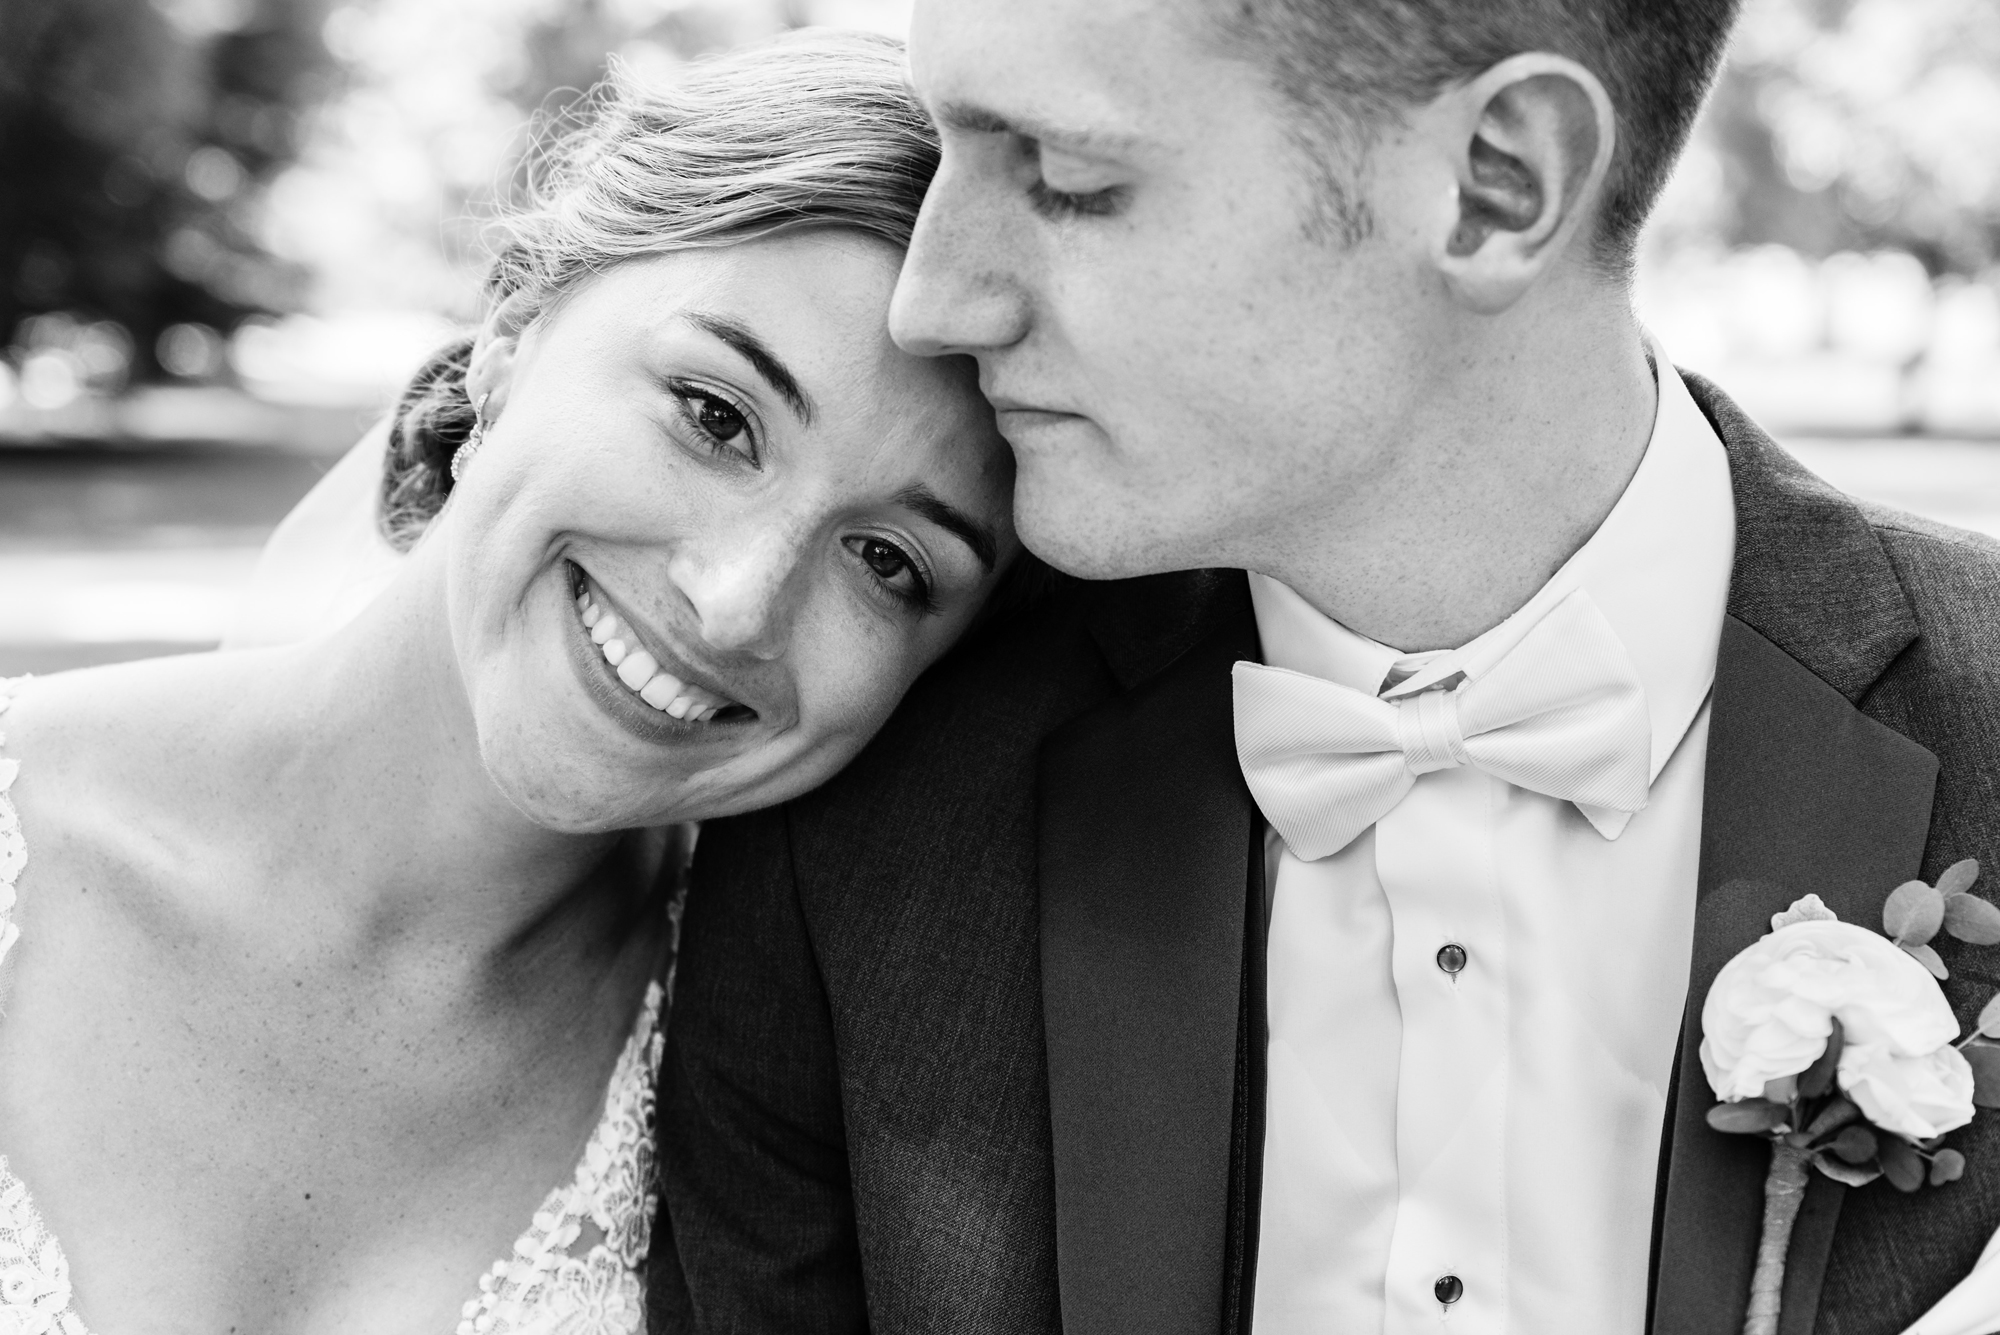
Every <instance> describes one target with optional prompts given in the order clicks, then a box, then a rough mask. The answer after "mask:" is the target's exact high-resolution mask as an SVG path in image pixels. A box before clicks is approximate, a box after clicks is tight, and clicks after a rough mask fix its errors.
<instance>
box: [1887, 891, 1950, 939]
mask: <svg viewBox="0 0 2000 1335" xmlns="http://www.w3.org/2000/svg"><path fill="white" fill-rule="evenodd" d="M1943 923H1944V896H1943V895H1941V894H1939V893H1938V892H1937V889H1936V887H1934V886H1928V885H1925V884H1924V883H1923V882H1922V881H1905V882H1903V883H1902V884H1901V885H1899V886H1897V887H1896V888H1895V889H1894V890H1891V891H1890V892H1889V902H1888V903H1886V904H1884V905H1883V906H1882V930H1883V931H1885V932H1887V933H1888V934H1889V939H1890V940H1892V941H1894V942H1895V943H1896V944H1897V945H1899V946H1921V945H1922V944H1924V942H1926V941H1928V940H1930V939H1931V938H1932V937H1934V936H1936V935H1937V932H1938V928H1939V927H1940V926H1942V925H1943Z"/></svg>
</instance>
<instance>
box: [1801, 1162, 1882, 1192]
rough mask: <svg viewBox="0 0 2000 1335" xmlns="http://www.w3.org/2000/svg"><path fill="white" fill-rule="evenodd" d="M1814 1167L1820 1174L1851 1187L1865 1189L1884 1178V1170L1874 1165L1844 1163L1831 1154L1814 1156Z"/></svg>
mask: <svg viewBox="0 0 2000 1335" xmlns="http://www.w3.org/2000/svg"><path fill="white" fill-rule="evenodd" d="M1813 1167H1815V1168H1817V1169H1819V1171H1820V1172H1822V1173H1825V1174H1826V1175H1827V1176H1828V1177H1830V1178H1832V1179H1833V1180H1834V1181H1836V1182H1845V1183H1846V1184H1847V1185H1848V1186H1850V1187H1865V1186H1867V1185H1868V1184H1869V1183H1870V1182H1873V1181H1874V1180H1875V1179H1876V1178H1878V1177H1880V1176H1882V1170H1881V1169H1879V1168H1877V1167H1876V1166H1875V1165H1874V1164H1867V1165H1864V1166H1856V1165H1854V1164H1851V1163H1842V1162H1841V1161H1840V1160H1838V1159H1836V1158H1834V1157H1833V1156H1832V1155H1830V1154H1819V1155H1814V1156H1813Z"/></svg>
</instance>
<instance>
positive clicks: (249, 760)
mask: <svg viewBox="0 0 2000 1335" xmlns="http://www.w3.org/2000/svg"><path fill="white" fill-rule="evenodd" d="M426 555H428V554H427V553H418V554H417V555H415V556H413V557H412V558H411V561H410V565H409V566H408V567H407V568H406V569H405V570H404V572H403V573H402V575H401V576H400V577H399V578H398V579H397V580H396V581H394V582H393V583H392V584H391V585H390V586H389V588H388V589H386V590H385V591H384V592H383V594H382V595H381V596H380V597H379V598H378V599H377V600H376V602H375V603H374V604H373V605H371V606H370V607H369V608H367V609H366V610H364V611H363V612H362V613H361V614H360V615H359V616H358V617H356V619H355V620H354V621H353V622H351V623H350V624H349V625H347V626H346V627H343V628H342V629H341V630H340V631H339V632H337V633H336V634H334V635H332V636H330V637H328V638H326V639H324V640H321V641H319V642H317V643H315V644H312V645H310V646H305V647H301V648H298V649H287V650H282V651H278V652H277V654H275V655H274V656H273V657H274V658H275V659H276V660H277V661H272V662H269V663H268V664H265V665H260V669H261V670H259V671H257V672H254V673H249V674H246V675H248V676H254V677H256V678H258V679H260V682H261V684H260V685H259V686H254V687H252V688H251V690H250V691H249V692H248V697H249V698H246V699H245V700H243V701H242V702H241V705H240V706H239V707H238V708H237V709H236V710H234V711H232V712H233V713H234V717H235V719H236V724H235V726H234V727H233V729H232V731H233V732H234V733H235V734H236V737H235V740H236V742H237V744H238V745H239V746H241V747H242V748H243V750H242V755H243V758H244V763H243V764H242V765H240V766H239V767H237V773H239V774H240V775H242V776H244V777H245V778H247V779H249V780H251V781H252V783H253V784H254V786H255V788H256V791H257V793H258V794H259V796H260V798H261V801H260V805H262V806H264V807H265V809H266V810H267V812H269V813H271V816H272V819H273V820H274V821H275V822H276V827H275V828H277V829H280V830H283V832H284V834H283V839H284V842H283V843H282V844H281V845H277V846H276V847H278V848H279V849H281V850H282V856H283V858H284V859H285V860H286V861H287V862H289V863H291V864H292V865H297V866H305V867H317V868H324V869H326V870H327V871H329V872H332V873H334V874H335V875H336V876H337V880H336V881H335V882H333V883H330V884H329V883H326V882H321V884H320V887H319V888H318V889H317V890H316V891H315V893H332V894H338V895H341V896H343V897H344V903H343V907H344V908H345V909H347V910H348V911H349V913H350V915H351V917H352V918H353V920H355V921H357V922H359V923H363V924H367V925H368V928H367V929H368V930H374V931H380V930H384V929H388V930H393V931H395V932H397V933H398V934H400V935H402V936H404V937H405V938H406V939H407V938H412V937H414V938H418V939H422V938H431V937H443V938H447V939H449V940H450V941H452V942H455V943H457V944H458V945H459V946H462V947H465V948H469V949H472V950H479V949H480V948H481V945H482V943H483V944H484V946H485V947H486V948H487V949H493V950H499V949H506V948H509V947H510V946H513V945H517V944H519V943H523V942H524V941H528V940H531V939H532V938H533V937H534V936H535V935H536V934H537V931H538V929H542V928H545V927H547V926H549V925H551V924H556V923H561V922H572V923H577V924H578V925H581V924H582V923H589V922H595V923H597V924H598V925H599V927H602V926H604V925H605V923H606V921H607V920H608V919H611V918H618V917H620V916H621V915H622V913H623V912H624V911H625V910H626V909H628V908H629V900H630V897H631V884H632V881H631V876H632V875H633V874H642V873H643V871H644V869H643V868H639V867H634V866H631V865H630V861H631V859H632V858H635V857H643V856H644V847H638V846H635V842H638V843H643V841H633V840H629V839H628V840H621V839H620V838H619V837H618V836H615V835H576V834H565V833H560V832H557V831H554V830H550V829H548V828H546V827H544V826H540V825H537V824H535V823H534V822H533V821H531V820H529V819H528V818H527V817H526V816H524V815H523V814H522V813H521V812H520V811H519V810H518V809H516V808H515V807H514V806H513V805H512V804H511V803H510V802H509V801H508V800H507V798H506V796H505V795H504V794H503V793H502V792H501V791H500V790H499V788H497V787H496V786H495V785H494V783H493V781H492V780H491V778H490V777H489V776H488V774H487V772H486V769H485V766H484V765H483V764H482V763H481V760H480V754H479V741H478V737H477V735H476V732H475V728H474V722H473V717H472V713H471V708H470V706H469V704H468V702H467V699H466V694H465V689H464V686H463V684H462V681H461V678H460V675H459V669H458V666H457V664H456V662H455V660H454V656H453V652H452V647H451V641H450V636H449V632H448V629H447V626H446V621H445V608H444V598H443V593H442V580H441V578H440V573H439V571H438V569H437V566H436V564H435V563H434V562H432V561H429V560H426V559H424V558H425V556H426ZM260 657H261V656H260Z"/></svg>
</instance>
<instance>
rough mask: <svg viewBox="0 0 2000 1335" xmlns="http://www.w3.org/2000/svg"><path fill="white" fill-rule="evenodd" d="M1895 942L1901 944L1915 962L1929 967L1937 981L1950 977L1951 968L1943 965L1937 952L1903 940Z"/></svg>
mask: <svg viewBox="0 0 2000 1335" xmlns="http://www.w3.org/2000/svg"><path fill="white" fill-rule="evenodd" d="M1896 944H1897V945H1899V946H1901V947H1902V948H1903V949H1904V951H1905V952H1907V953H1908V954H1909V956H1910V957H1911V958H1912V959H1914V960H1916V962H1917V963H1919V964H1921V965H1923V966H1924V967H1925V968H1926V969H1929V970H1930V971H1931V977H1933V978H1935V979H1937V980H1938V981H1939V982H1943V981H1944V980H1945V979H1947V978H1949V977H1951V970H1949V969H1947V968H1945V967H1944V961H1943V960H1942V959H1939V958H1938V953H1937V952H1936V951H1935V950H1932V949H1931V948H1930V947H1929V946H1913V945H1910V944H1909V943H1908V942H1904V941H1898V942H1897V943H1896Z"/></svg>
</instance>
